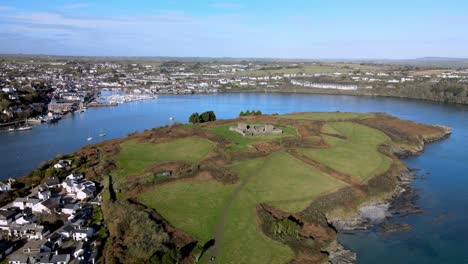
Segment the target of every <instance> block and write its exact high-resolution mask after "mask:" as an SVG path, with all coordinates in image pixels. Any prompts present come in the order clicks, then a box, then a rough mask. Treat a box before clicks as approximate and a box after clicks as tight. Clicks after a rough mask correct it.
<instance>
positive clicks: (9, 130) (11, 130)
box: [7, 127, 15, 132]
mask: <svg viewBox="0 0 468 264" xmlns="http://www.w3.org/2000/svg"><path fill="white" fill-rule="evenodd" d="M7 131H8V132H13V131H15V129H14V128H12V127H10V128H9V129H8V130H7Z"/></svg>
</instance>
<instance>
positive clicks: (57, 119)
mask: <svg viewBox="0 0 468 264" xmlns="http://www.w3.org/2000/svg"><path fill="white" fill-rule="evenodd" d="M61 118H62V117H61V116H55V115H54V116H52V117H51V118H49V119H48V120H47V122H48V123H57V122H58V121H59V120H60V119H61Z"/></svg>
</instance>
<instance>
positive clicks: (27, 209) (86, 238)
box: [0, 161, 99, 264]
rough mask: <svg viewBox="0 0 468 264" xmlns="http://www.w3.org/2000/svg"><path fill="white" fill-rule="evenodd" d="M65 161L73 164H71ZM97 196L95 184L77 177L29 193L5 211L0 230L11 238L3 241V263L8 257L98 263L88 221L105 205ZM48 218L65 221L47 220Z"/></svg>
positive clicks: (0, 212) (0, 213) (27, 263)
mask: <svg viewBox="0 0 468 264" xmlns="http://www.w3.org/2000/svg"><path fill="white" fill-rule="evenodd" d="M59 163H60V164H62V165H66V166H70V165H71V161H61V162H59ZM54 167H56V166H54ZM57 167H59V166H57ZM57 167H56V169H61V168H57ZM95 195H96V186H95V183H94V182H92V181H88V180H86V179H85V178H84V175H83V174H81V173H71V174H70V175H68V176H67V177H66V178H65V179H63V180H61V179H60V178H58V177H50V178H48V179H46V180H45V181H44V182H43V183H42V184H41V185H39V186H36V187H34V188H33V189H32V190H31V193H30V194H29V195H27V196H25V197H18V198H16V199H15V200H14V201H12V202H11V203H10V204H8V205H6V206H4V207H2V208H0V232H1V237H3V238H6V239H5V240H0V259H1V258H4V257H7V258H8V263H10V264H23V263H24V264H36V263H39V264H41V263H47V264H68V263H71V262H73V263H94V262H95V261H96V258H97V252H96V251H95V250H93V249H92V248H93V247H92V244H93V235H94V229H93V228H92V227H91V226H88V224H87V223H89V221H90V219H91V216H92V214H93V204H99V199H97V197H95ZM47 216H49V217H52V216H53V217H55V218H56V219H59V220H60V221H59V222H55V224H51V223H49V222H48V221H43V220H41V219H42V218H43V217H47ZM57 223H59V226H57ZM60 223H63V224H60ZM13 251H14V252H13Z"/></svg>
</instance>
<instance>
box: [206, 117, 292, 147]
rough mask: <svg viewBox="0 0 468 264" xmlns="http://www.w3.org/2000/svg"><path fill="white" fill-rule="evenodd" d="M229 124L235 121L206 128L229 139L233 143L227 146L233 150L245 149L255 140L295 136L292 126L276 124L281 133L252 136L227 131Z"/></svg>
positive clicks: (233, 124)
mask: <svg viewBox="0 0 468 264" xmlns="http://www.w3.org/2000/svg"><path fill="white" fill-rule="evenodd" d="M231 126H237V123H231V124H225V125H219V126H213V127H208V128H207V129H208V130H210V131H212V132H214V133H216V134H218V135H220V136H223V137H225V138H226V139H229V140H230V141H232V142H233V143H232V144H231V145H230V146H229V148H230V149H233V150H246V149H248V148H249V145H250V144H252V143H255V142H259V141H267V140H275V139H279V138H282V137H287V136H296V135H297V133H296V129H295V128H293V127H289V126H288V127H279V126H276V127H277V128H279V129H282V130H283V133H282V134H280V135H259V136H253V137H244V136H242V135H240V134H239V133H236V132H233V131H229V127H231Z"/></svg>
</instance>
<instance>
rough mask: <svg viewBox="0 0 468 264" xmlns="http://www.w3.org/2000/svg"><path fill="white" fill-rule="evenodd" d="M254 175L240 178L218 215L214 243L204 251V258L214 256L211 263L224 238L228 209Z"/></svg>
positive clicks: (216, 255)
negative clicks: (239, 183) (238, 184)
mask: <svg viewBox="0 0 468 264" xmlns="http://www.w3.org/2000/svg"><path fill="white" fill-rule="evenodd" d="M254 176H255V174H250V175H249V176H247V177H246V178H244V179H242V180H241V185H240V186H239V187H238V188H237V189H236V190H235V191H234V193H233V194H232V195H231V198H229V200H228V202H227V203H226V206H225V207H224V208H223V211H222V213H221V215H220V217H219V220H218V223H217V224H216V229H215V233H214V240H215V243H214V245H213V247H211V248H210V249H209V250H207V251H206V253H205V255H206V258H205V259H210V258H212V257H214V258H215V260H213V261H211V263H215V262H217V260H216V259H217V257H218V255H219V253H220V251H221V249H220V245H221V244H222V241H223V238H224V227H225V225H226V222H227V219H228V217H229V211H230V210H231V208H232V206H233V204H234V203H235V202H236V200H237V198H239V195H240V193H241V192H242V190H243V189H244V188H245V186H246V185H247V184H248V183H249V182H250V180H251V179H252V178H253V177H254ZM218 263H219V262H218Z"/></svg>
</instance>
